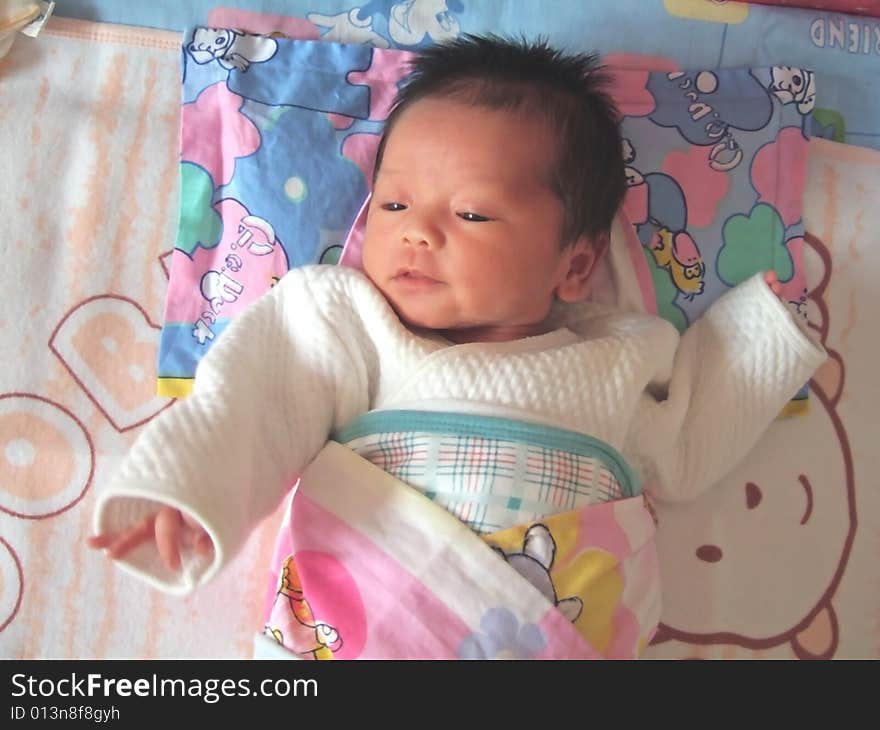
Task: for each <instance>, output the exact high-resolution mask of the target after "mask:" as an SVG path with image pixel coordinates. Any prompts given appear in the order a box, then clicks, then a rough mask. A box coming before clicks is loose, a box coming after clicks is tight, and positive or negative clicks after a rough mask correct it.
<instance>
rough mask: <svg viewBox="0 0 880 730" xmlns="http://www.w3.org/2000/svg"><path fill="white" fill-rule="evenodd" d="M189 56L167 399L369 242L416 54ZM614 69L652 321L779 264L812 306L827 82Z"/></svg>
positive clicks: (240, 38) (234, 40)
mask: <svg viewBox="0 0 880 730" xmlns="http://www.w3.org/2000/svg"><path fill="white" fill-rule="evenodd" d="M183 50H184V52H183V64H184V67H183V79H184V82H183V108H182V112H181V119H182V121H181V124H182V131H181V201H182V206H181V217H180V226H179V229H178V238H177V243H176V246H175V251H174V254H173V255H172V257H171V272H170V283H169V290H168V296H167V300H166V309H165V322H164V325H163V331H162V345H161V349H160V354H159V391H160V393H162V394H164V395H173V396H183V395H186V394H187V393H188V392H189V389H190V388H191V386H192V383H191V381H192V378H193V377H194V374H195V369H196V367H197V365H198V362H199V361H200V360H201V358H202V357H203V356H204V354H205V353H206V352H207V351H208V350H209V349H210V347H211V346H212V344H213V343H214V342H215V341H216V339H217V337H218V336H219V334H220V333H221V332H222V331H223V330H224V329H225V327H226V325H227V324H228V322H229V321H230V320H231V319H232V318H233V317H235V316H236V315H237V314H238V313H239V312H240V311H241V310H242V309H243V308H244V307H246V306H247V305H248V304H249V303H250V302H252V301H253V300H254V299H255V298H256V297H258V296H260V295H261V294H262V293H264V292H265V291H266V290H268V288H269V287H270V286H271V285H272V282H273V281H275V280H277V279H278V278H279V277H280V276H282V275H283V274H284V272H285V271H286V270H287V269H288V268H292V267H296V266H301V265H304V264H308V263H316V262H325V263H335V262H336V261H338V260H339V258H340V256H341V252H342V247H343V244H344V243H345V241H346V239H347V238H348V237H349V229H350V228H351V226H352V224H355V225H354V230H353V231H352V232H351V240H350V243H351V242H354V243H356V242H357V240H358V238H359V235H360V226H361V225H362V222H363V220H362V218H357V217H356V216H357V213H358V211H359V210H361V208H362V206H363V204H364V200H365V199H366V197H367V194H368V190H369V181H370V180H371V179H372V171H373V158H374V156H375V150H376V147H377V145H378V141H379V135H380V133H381V129H382V124H381V123H382V121H383V120H384V119H385V116H386V115H387V113H388V110H389V105H390V103H391V102H392V100H393V97H394V93H395V91H396V89H397V84H398V83H399V81H400V79H401V78H403V77H404V76H405V74H406V72H407V63H408V60H409V59H410V54H409V53H407V52H403V51H395V50H385V49H379V48H373V47H371V46H369V45H363V44H361V45H346V44H340V43H331V42H329V41H326V40H323V41H311V40H307V41H296V40H289V39H285V38H274V37H269V36H258V35H253V34H248V33H240V32H238V31H235V30H232V29H218V28H207V27H197V28H194V29H192V30H191V31H188V32H187V34H186V38H185V42H184V47H183ZM608 62H609V63H610V64H613V66H612V67H613V68H614V69H615V72H614V73H615V82H614V86H613V89H612V93H613V95H614V97H615V100H616V101H617V104H618V107H619V108H620V111H621V113H622V115H623V120H622V128H623V134H624V138H625V142H624V150H623V152H622V154H623V156H624V160H625V162H626V164H627V180H628V183H629V188H628V193H627V198H626V202H625V205H624V208H623V213H622V224H623V225H624V226H633V227H634V229H635V234H636V235H637V237H638V239H639V240H640V242H641V244H642V254H641V255H642V257H643V258H644V262H639V263H638V264H637V266H638V267H639V268H642V269H646V270H647V271H648V272H649V274H650V277H642V282H643V286H644V291H643V295H644V299H645V300H646V301H647V302H649V306H648V308H649V309H650V311H656V312H657V313H658V314H659V315H660V316H661V317H664V318H666V319H668V320H669V321H671V322H672V323H673V324H674V325H675V326H676V327H678V328H679V329H680V330H684V329H686V328H687V326H688V325H689V324H690V323H691V322H693V321H694V319H695V318H696V317H698V316H699V315H700V314H701V313H702V312H703V311H705V309H706V308H707V307H708V306H709V304H711V302H712V301H714V300H715V299H717V298H718V297H719V296H720V295H721V294H722V293H723V292H725V291H727V290H728V289H729V288H730V287H732V286H735V285H736V284H739V283H740V282H742V281H744V280H745V279H747V278H748V277H749V276H751V275H752V274H754V273H755V272H757V271H760V270H769V269H773V270H775V271H776V272H777V274H778V275H779V278H780V280H781V281H782V282H783V283H784V286H785V290H784V296H785V297H786V299H787V300H788V301H789V302H790V303H791V306H792V307H793V309H794V310H795V311H798V312H799V311H800V308H801V305H802V304H803V300H804V297H805V292H806V286H805V284H806V282H805V279H804V272H803V269H802V267H801V251H802V247H803V223H802V210H801V198H802V192H803V185H804V177H805V174H806V160H807V142H808V139H809V134H810V129H811V126H812V116H811V114H812V110H813V107H814V105H815V96H816V91H815V79H814V75H813V73H812V72H811V71H809V70H804V69H798V68H791V67H788V66H774V67H772V68H765V69H757V68H756V69H722V70H714V71H713V70H706V69H698V70H690V71H688V70H679V69H678V68H677V67H675V66H674V65H672V64H669V63H662V62H655V65H653V66H651V67H648V68H643V67H640V64H641V63H643V62H644V59H641V58H634V57H632V56H627V55H623V54H616V55H614V56H611V57H609V59H608ZM801 86H803V89H801ZM450 131H454V130H450ZM344 263H351V264H352V265H357V263H358V261H357V256H354V255H351V256H348V257H346V259H345V260H344Z"/></svg>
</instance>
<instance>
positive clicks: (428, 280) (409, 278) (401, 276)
mask: <svg viewBox="0 0 880 730" xmlns="http://www.w3.org/2000/svg"><path fill="white" fill-rule="evenodd" d="M392 281H395V282H398V283H400V284H406V285H410V286H431V285H432V284H440V283H441V282H440V280H439V279H435V278H434V277H432V276H428V275H427V274H423V273H422V272H421V271H419V270H418V269H401V270H400V271H398V272H397V273H396V274H395V275H394V276H393V277H392Z"/></svg>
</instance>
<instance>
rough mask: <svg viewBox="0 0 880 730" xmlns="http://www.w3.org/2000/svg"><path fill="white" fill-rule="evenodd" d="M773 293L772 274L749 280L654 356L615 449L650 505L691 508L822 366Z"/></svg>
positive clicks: (775, 287) (816, 351) (820, 353)
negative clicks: (640, 481)
mask: <svg viewBox="0 0 880 730" xmlns="http://www.w3.org/2000/svg"><path fill="white" fill-rule="evenodd" d="M779 289H780V287H779V282H778V280H777V278H776V276H775V275H774V274H772V273H771V274H765V275H755V276H754V277H752V278H751V279H749V280H748V281H746V282H744V283H743V284H741V285H740V286H738V287H736V288H735V289H733V290H731V291H729V292H727V293H726V294H725V295H724V296H722V297H721V298H720V299H719V300H718V301H717V302H715V303H714V304H713V305H712V306H711V307H710V308H709V309H708V311H707V312H706V313H705V314H704V315H703V316H702V317H701V318H700V319H699V320H698V321H696V322H695V323H694V324H693V325H692V326H691V327H690V328H689V329H688V330H687V331H686V332H685V333H684V335H682V336H681V338H680V341H679V342H678V343H677V347H675V346H674V343H670V344H671V345H673V346H671V347H670V348H669V349H668V350H667V351H666V352H665V353H662V352H658V363H657V365H658V368H657V371H656V373H657V374H656V378H655V380H654V382H653V383H652V386H651V387H650V388H649V391H650V393H649V392H646V393H645V394H644V395H643V396H642V398H641V401H640V403H639V404H638V406H637V409H636V413H635V415H634V418H633V427H632V428H631V430H630V433H629V435H628V437H627V444H626V446H625V451H626V452H627V453H628V454H633V455H634V461H636V462H637V465H638V466H640V467H641V469H642V471H643V473H644V474H645V476H646V477H647V478H648V479H649V485H648V486H649V488H650V491H651V493H652V496H655V497H657V498H658V499H661V500H669V501H684V500H688V499H693V498H695V497H697V496H699V495H700V494H701V493H702V492H703V491H705V489H707V488H708V487H709V486H711V485H712V484H714V483H715V482H716V481H718V480H719V479H721V478H722V477H723V476H724V475H725V474H726V473H727V472H728V471H729V470H730V469H732V468H733V467H734V466H735V465H736V464H737V463H738V462H739V461H740V460H741V459H742V458H743V457H744V456H745V455H746V454H747V453H748V452H749V450H751V448H752V447H753V446H754V445H755V443H756V442H757V441H758V439H759V438H760V437H761V435H762V434H763V433H764V431H765V430H766V428H767V427H768V426H769V425H770V424H771V423H772V422H773V420H774V419H775V418H776V417H777V416H778V414H779V412H780V411H781V409H782V408H783V406H784V405H785V404H786V403H787V402H788V400H789V399H790V398H791V397H792V396H793V395H794V394H795V393H796V392H797V391H798V389H799V388H800V387H802V386H803V384H804V383H805V382H807V380H808V379H809V378H810V377H811V376H812V374H813V373H814V372H815V370H816V368H817V367H818V366H819V365H820V364H821V363H822V362H823V361H824V359H825V352H824V350H823V349H822V348H821V347H820V346H818V345H816V344H815V343H813V342H812V341H811V340H810V339H809V338H808V337H807V336H806V335H805V334H804V333H803V332H802V331H801V330H800V328H799V327H798V325H797V324H796V322H795V320H794V318H793V317H792V315H791V314H790V313H789V311H788V310H787V308H786V307H785V305H784V304H783V303H782V302H781V301H780V300H779V299H778V294H779Z"/></svg>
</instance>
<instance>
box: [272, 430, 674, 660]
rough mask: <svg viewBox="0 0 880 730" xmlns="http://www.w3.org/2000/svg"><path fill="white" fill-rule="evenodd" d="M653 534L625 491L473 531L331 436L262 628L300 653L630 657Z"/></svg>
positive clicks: (648, 600) (653, 604)
mask: <svg viewBox="0 0 880 730" xmlns="http://www.w3.org/2000/svg"><path fill="white" fill-rule="evenodd" d="M487 437H488V435H487ZM352 484H357V485H358V488H357V489H356V490H352V489H351V485H352ZM388 525H394V529H388ZM654 530H655V528H654V522H653V519H652V517H651V515H650V513H649V512H648V510H647V509H646V507H645V503H644V501H643V499H642V498H641V497H633V498H629V499H622V500H615V501H612V502H605V503H602V504H593V505H588V506H584V507H581V508H579V509H577V510H567V511H564V512H560V513H558V514H554V515H551V516H549V517H547V518H546V519H542V520H540V521H536V522H531V521H529V522H526V523H524V524H522V525H521V526H518V527H512V528H508V529H505V530H501V531H499V532H492V533H489V534H486V535H484V536H482V537H481V536H478V535H477V534H476V533H474V532H473V531H472V530H470V529H469V528H468V527H467V526H465V525H464V524H462V522H460V521H459V520H458V519H456V518H455V517H454V516H452V515H451V514H450V513H449V512H447V511H446V510H445V509H443V508H442V507H439V506H438V505H436V504H434V503H433V502H431V501H430V500H429V499H426V498H425V496H424V495H422V494H420V493H419V492H417V491H416V490H415V489H413V488H412V487H410V486H408V485H407V484H405V483H404V482H401V481H399V480H397V479H396V478H394V477H392V476H391V475H389V474H387V473H386V472H384V471H382V470H381V469H379V468H377V467H376V466H374V465H373V464H371V463H370V462H368V461H366V460H365V459H363V458H361V457H360V456H358V455H357V454H356V453H355V452H354V451H352V450H351V449H349V448H347V447H345V446H342V445H340V444H339V443H336V442H333V441H331V442H330V443H329V444H328V445H327V446H326V447H325V448H324V450H323V451H322V452H321V453H320V454H319V455H318V456H317V458H316V459H315V460H314V461H313V462H312V463H311V464H310V465H309V466H308V467H307V469H306V470H305V472H303V474H302V476H301V479H300V483H299V486H298V488H297V491H296V496H295V497H294V499H293V500H292V506H291V509H290V513H289V516H288V518H287V519H286V520H285V522H284V523H283V525H282V532H281V538H280V540H279V542H278V545H277V547H276V552H275V559H274V560H273V568H274V569H275V570H276V571H277V573H273V580H272V585H273V592H272V593H271V594H270V601H269V602H268V605H267V611H266V626H265V630H264V633H265V635H266V636H267V637H269V638H271V639H274V640H275V641H276V642H277V644H278V645H279V646H280V647H283V648H284V649H285V650H286V651H287V652H288V653H289V655H290V657H291V658H303V659H333V658H339V659H369V658H374V659H375V658H391V659H401V658H408V659H413V658H415V659H432V658H433V659H495V658H515V659H599V658H608V659H632V658H636V657H638V656H639V655H640V654H641V653H643V651H644V649H645V647H646V646H647V644H648V641H649V640H650V638H651V636H653V634H654V631H655V630H656V624H657V620H658V618H659V614H660V586H659V573H658V569H657V555H656V550H655V547H654V541H653V536H654ZM276 655H277V654H276Z"/></svg>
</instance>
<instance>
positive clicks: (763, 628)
mask: <svg viewBox="0 0 880 730" xmlns="http://www.w3.org/2000/svg"><path fill="white" fill-rule="evenodd" d="M804 256H805V260H806V264H807V266H808V268H824V275H823V276H822V279H821V282H820V284H819V285H818V286H817V287H816V288H814V289H813V290H812V291H811V292H810V293H809V295H808V301H807V306H806V311H807V321H808V327H809V328H810V329H811V330H813V331H814V332H815V333H816V336H817V339H819V340H820V341H821V342H822V343H823V344H824V345H825V347H826V349H828V346H827V344H826V343H827V336H828V326H829V319H828V311H827V306H826V304H825V300H824V292H825V289H826V287H827V283H828V279H829V274H830V270H831V258H830V254H829V253H828V251H827V249H826V248H825V246H824V245H823V244H822V243H821V242H820V241H818V240H817V239H816V238H814V237H812V236H810V235H807V236H806V245H805V247H804ZM828 353H829V359H828V361H826V363H825V365H823V366H822V368H820V370H819V371H818V372H817V373H816V374H815V376H814V378H813V379H812V380H811V381H810V408H809V410H808V412H807V413H806V414H805V415H800V416H797V417H794V418H790V419H783V420H778V421H777V422H776V423H774V424H772V425H771V426H770V428H769V430H768V431H767V432H766V434H764V435H763V436H762V437H761V440H760V441H759V443H758V444H757V446H756V447H755V449H754V450H753V451H752V452H751V453H750V455H749V457H748V458H747V459H746V460H745V462H744V463H743V464H741V465H740V466H739V467H738V468H737V469H736V470H735V471H734V472H732V473H731V474H729V475H728V476H727V477H726V478H725V479H724V480H723V481H722V482H721V483H720V484H718V485H716V486H715V487H713V488H712V489H711V490H710V491H709V492H708V493H707V494H705V495H704V496H703V497H701V498H700V499H699V500H697V501H696V502H694V503H691V504H675V505H672V504H663V503H658V504H657V505H655V506H656V509H657V514H658V520H659V526H658V538H657V539H658V551H659V555H660V567H661V576H662V582H663V595H664V610H663V618H662V623H661V626H660V630H659V631H658V634H657V636H656V637H655V638H654V645H655V646H653V647H652V648H651V649H650V650H649V656H650V655H653V656H656V657H660V656H667V655H668V656H672V655H678V654H679V653H680V650H681V647H677V646H675V645H674V642H672V640H676V641H680V642H685V643H689V644H691V645H717V644H727V645H735V646H738V647H742V648H743V649H746V650H752V651H759V652H760V651H764V650H768V649H773V648H777V651H775V652H774V656H775V655H777V654H779V651H778V648H781V647H784V645H786V644H787V645H789V647H790V649H791V652H792V653H793V654H794V656H796V657H798V658H801V659H810V658H830V657H832V656H833V655H834V653H835V651H836V649H837V645H838V637H839V634H838V621H837V616H836V613H835V610H834V605H833V598H834V595H835V593H836V591H837V588H838V586H839V583H840V580H841V578H842V576H843V573H844V570H845V568H846V565H847V561H848V559H849V555H850V550H851V548H852V544H853V540H854V538H855V529H856V506H855V483H854V476H853V461H852V456H851V452H850V446H849V440H848V437H847V433H846V429H845V428H844V425H843V423H842V421H841V419H840V416H839V415H838V413H837V405H838V401H839V399H840V394H841V392H842V390H843V382H844V376H845V368H844V363H843V360H842V358H841V357H840V355H839V354H838V353H837V352H835V351H834V350H830V349H829V350H828ZM666 642H670V644H669V645H668V646H665V647H664V646H663V645H664V644H665V643H666Z"/></svg>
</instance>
